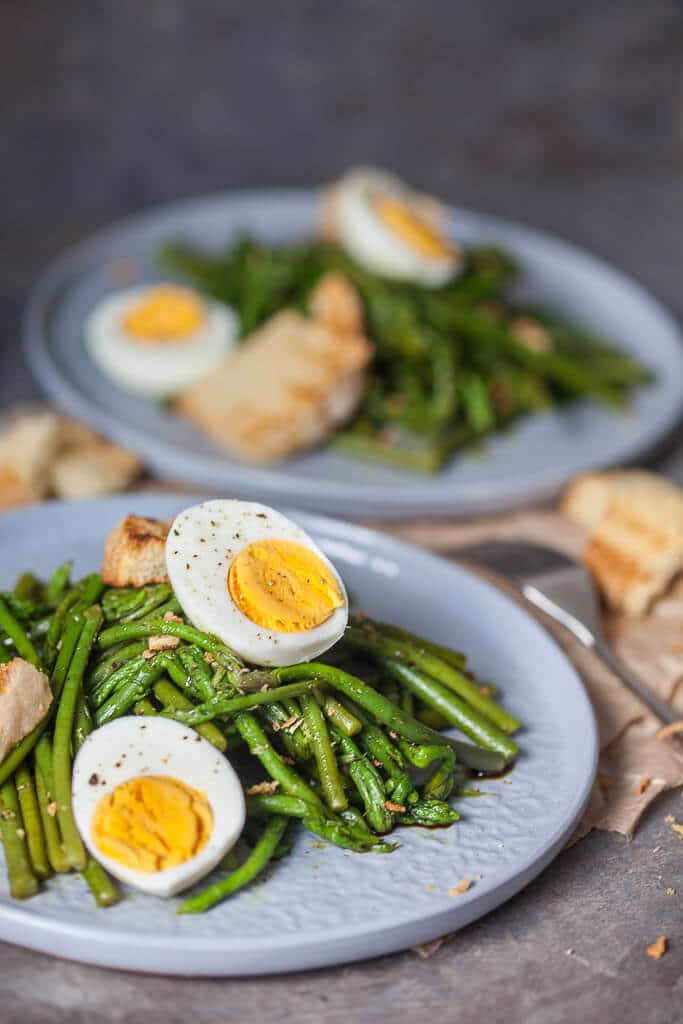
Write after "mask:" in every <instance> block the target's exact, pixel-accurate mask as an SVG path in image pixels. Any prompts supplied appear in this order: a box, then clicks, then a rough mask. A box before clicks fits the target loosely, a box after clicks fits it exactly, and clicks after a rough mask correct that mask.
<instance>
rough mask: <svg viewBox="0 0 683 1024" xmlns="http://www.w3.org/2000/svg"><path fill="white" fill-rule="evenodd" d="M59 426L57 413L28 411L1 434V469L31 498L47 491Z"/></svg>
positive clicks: (35, 498)
mask: <svg viewBox="0 0 683 1024" xmlns="http://www.w3.org/2000/svg"><path fill="white" fill-rule="evenodd" d="M58 429H59V420H58V417H57V416H56V415H55V414H54V413H51V412H40V413H26V414H24V415H21V416H19V417H17V419H16V420H15V421H14V423H12V424H11V425H10V426H9V427H8V428H7V429H6V430H4V431H3V432H2V433H1V434H0V472H2V474H3V477H4V478H5V479H6V480H8V481H10V482H11V481H14V485H15V486H16V485H17V482H18V484H19V485H20V488H21V490H22V491H23V492H25V493H26V494H27V495H29V496H30V497H29V500H33V501H38V500H39V499H40V498H44V497H45V495H46V494H47V493H48V490H49V486H50V467H51V466H52V462H53V460H54V457H55V452H56V450H57V436H58ZM0 500H1V499H0Z"/></svg>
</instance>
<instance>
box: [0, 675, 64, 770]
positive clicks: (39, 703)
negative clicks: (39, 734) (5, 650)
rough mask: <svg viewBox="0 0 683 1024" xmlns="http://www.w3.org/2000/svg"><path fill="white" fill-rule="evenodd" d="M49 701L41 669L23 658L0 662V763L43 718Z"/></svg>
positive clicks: (47, 689) (45, 681)
mask: <svg viewBox="0 0 683 1024" xmlns="http://www.w3.org/2000/svg"><path fill="white" fill-rule="evenodd" d="M51 703H52V691H51V690H50V683H49V681H48V678H47V676H46V675H45V673H44V672H41V671H40V670H39V669H37V668H36V667H35V666H34V665H31V664H30V663H29V662H28V661H24V659H23V658H13V659H12V661H8V662H6V663H5V664H2V665H0V764H1V763H2V762H3V761H4V760H5V758H6V757H7V755H8V754H9V753H10V751H11V750H13V749H14V748H15V747H16V745H17V743H21V741H22V740H23V738H24V736H28V734H29V733H30V732H31V731H32V730H33V729H35V727H36V726H37V725H38V724H39V722H42V720H43V719H44V718H45V715H46V714H47V713H48V711H49V709H50V704H51Z"/></svg>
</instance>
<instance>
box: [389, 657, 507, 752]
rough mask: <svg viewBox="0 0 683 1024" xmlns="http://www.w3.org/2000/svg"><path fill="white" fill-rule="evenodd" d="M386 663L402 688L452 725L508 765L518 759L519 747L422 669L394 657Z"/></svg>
mask: <svg viewBox="0 0 683 1024" xmlns="http://www.w3.org/2000/svg"><path fill="white" fill-rule="evenodd" d="M383 664H384V666H385V667H386V669H387V671H388V672H391V674H392V675H393V676H394V677H395V678H396V679H397V680H398V681H399V682H400V683H401V684H402V685H403V686H406V687H408V689H410V690H412V692H413V693H414V694H415V696H416V697H419V698H420V700H423V701H425V703H427V704H430V705H431V706H432V707H434V708H436V710H437V711H439V712H441V714H442V715H444V716H445V717H446V718H447V719H448V721H449V722H450V723H451V725H455V726H457V728H458V729H460V731H461V732H463V733H465V735H466V736H469V737H470V739H472V740H474V742H475V743H477V744H478V745H479V746H481V747H486V748H487V749H488V750H493V751H494V752H495V753H498V754H502V755H503V757H504V758H505V759H506V760H507V761H508V762H510V761H513V760H514V759H515V757H516V756H517V753H518V748H517V744H516V743H515V742H514V741H513V740H511V739H510V737H509V736H506V734H505V733H504V732H502V731H501V730H500V729H499V728H498V727H497V726H495V725H493V723H492V722H490V721H489V720H488V719H486V718H484V717H483V716H482V715H480V714H479V713H478V712H477V711H475V710H474V708H472V707H470V706H469V705H468V704H465V702H464V701H463V700H461V699H460V698H459V697H458V696H456V694H454V693H452V692H451V691H450V690H447V689H446V687H445V686H442V685H441V683H437V682H436V681H435V680H434V679H431V678H430V677H429V676H427V675H425V673H424V672H421V671H420V670H419V669H417V668H413V667H412V666H411V665H405V664H403V662H400V661H394V659H392V658H386V659H384V661H383ZM406 738H410V737H406ZM418 742H419V741H418Z"/></svg>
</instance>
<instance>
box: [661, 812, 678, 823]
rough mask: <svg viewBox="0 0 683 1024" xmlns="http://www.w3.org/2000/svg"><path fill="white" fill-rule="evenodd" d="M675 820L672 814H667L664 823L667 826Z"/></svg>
mask: <svg viewBox="0 0 683 1024" xmlns="http://www.w3.org/2000/svg"><path fill="white" fill-rule="evenodd" d="M675 820H676V819H675V818H674V816H673V814H667V816H666V818H665V819H664V821H665V822H666V823H667V825H670V824H671V823H672V822H674V821H675Z"/></svg>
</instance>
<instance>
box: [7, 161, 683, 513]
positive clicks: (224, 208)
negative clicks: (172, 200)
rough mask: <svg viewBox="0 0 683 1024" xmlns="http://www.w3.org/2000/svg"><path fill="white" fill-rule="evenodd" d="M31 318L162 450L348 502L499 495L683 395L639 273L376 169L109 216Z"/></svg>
mask: <svg viewBox="0 0 683 1024" xmlns="http://www.w3.org/2000/svg"><path fill="white" fill-rule="evenodd" d="M25 339H26V345H27V352H28V355H29V359H30V361H31V364H32V366H33V368H34V370H35V372H36V373H37V374H38V376H39V378H40V380H41V382H42V384H43V386H44V387H45V388H46V390H47V391H49V392H50V393H51V394H52V395H53V396H54V397H55V398H56V399H58V400H59V402H60V403H61V404H62V405H64V406H66V407H68V408H69V409H70V410H71V411H72V412H74V413H77V414H78V415H79V416H80V417H81V418H84V419H86V420H90V421H91V422H92V423H94V424H95V425H96V426H97V427H99V428H100V429H102V430H103V431H104V432H106V433H109V434H111V435H113V436H116V437H117V438H119V439H120V440H122V441H124V442H125V443H127V444H129V445H130V446H132V447H134V448H137V449H138V450H139V451H140V452H141V454H143V455H144V456H145V457H146V458H147V460H148V462H149V464H150V466H151V467H152V468H153V469H156V470H157V471H159V472H161V473H164V474H166V475H169V476H172V477H173V478H175V479H179V478H180V479H183V480H185V481H188V482H191V483H193V484H196V485H200V486H208V487H211V488H216V487H221V488H224V489H226V490H229V489H233V490H237V491H238V492H239V493H240V494H242V495H243V496H247V497H259V498H265V499H266V500H271V501H275V502H279V501H281V502H287V501H291V502H293V503H295V504H297V505H298V506H299V507H308V508H312V509H315V510H321V511H325V510H334V511H336V512H340V513H342V514H345V515H372V514H379V515H405V514H428V515H435V514H444V513H451V514H469V513H473V512H477V511H483V510H499V509H501V508H502V507H505V506H507V507H509V506H512V505H514V504H516V503H520V502H522V501H525V500H528V499H530V498H532V497H535V496H539V495H541V494H546V493H549V492H550V491H552V490H553V489H557V488H559V487H560V486H561V485H562V484H563V483H564V482H565V481H566V480H567V479H569V478H570V477H572V476H573V475H575V474H576V473H578V472H580V471H585V470H587V469H589V468H597V467H602V466H606V465H608V464H613V463H617V462H619V461H623V460H624V459H627V458H631V457H633V456H634V455H635V454H636V453H639V452H642V451H643V450H645V449H646V448H648V447H649V446H651V445H652V444H653V443H654V442H656V441H657V440H659V439H660V438H661V437H662V436H663V435H664V434H665V433H666V432H667V431H668V430H669V429H670V428H671V427H672V425H673V424H674V423H675V422H676V420H677V418H678V416H679V414H680V410H681V396H680V389H679V388H678V386H677V384H676V381H677V380H679V379H680V375H681V371H683V348H682V346H681V344H680V341H681V338H680V333H679V330H678V328H677V326H676V325H675V324H674V322H673V321H672V320H671V318H670V317H669V316H668V314H667V313H666V312H665V311H664V310H663V309H661V308H660V307H659V306H658V305H657V304H656V303H655V301H654V300H653V299H651V298H650V297H648V296H647V295H646V294H645V293H644V292H643V291H642V290H641V289H640V288H639V287H638V286H637V285H636V284H635V283H634V282H632V281H630V280H628V279H627V278H626V277H625V276H623V275H621V274H619V273H618V272H616V271H614V270H612V269H610V268H609V267H608V266H606V265H605V264H603V263H601V262H600V261H598V260H597V259H595V258H593V257H591V256H589V255H588V254H587V253H584V252H582V251H580V250H578V249H577V248H575V247H573V246H570V245H568V244H567V243H564V242H561V241H559V240H558V239H553V238H550V237H548V236H546V235H543V234H541V233H539V232H534V231H531V230H529V229H526V228H523V227H521V226H518V225H515V224H512V223H509V222H506V221H502V220H499V219H497V218H494V217H488V216H485V215H482V214H475V213H472V212H468V211H465V210H458V209H449V208H447V207H445V206H444V205H443V204H441V203H440V202H438V201H436V200H435V199H433V198H432V197H430V196H426V195H423V194H422V193H420V192H419V191H417V190H416V189H415V188H413V187H411V186H410V185H408V184H407V183H405V182H404V181H402V180H401V179H400V178H397V177H396V176H394V175H392V174H389V173H386V172H384V171H379V170H376V169H372V168H356V169H354V170H352V171H349V172H347V173H346V174H344V175H342V176H341V177H340V179H339V180H338V181H337V182H335V183H333V184H332V185H330V186H329V187H327V188H323V189H319V190H298V191H297V190H275V191H262V192H245V193H238V192H236V193H231V194H226V195H225V196H216V197H209V198H207V199H197V200H192V201H190V202H187V203H180V204H176V205H173V206H169V207H164V208H160V209H159V210H156V211H152V212H151V213H148V214H143V215H141V216H139V217H136V218H132V219H130V220H128V221H126V222H124V223H123V224H121V225H117V226H115V227H114V228H112V229H109V230H107V231H104V232H102V233H101V234H100V235H98V236H96V237H95V238H93V239H91V240H89V241H86V242H85V243H83V244H82V245H81V246H79V247H78V248H77V249H75V250H73V251H72V252H71V253H69V254H67V255H66V256H65V257H64V258H63V259H62V260H60V261H58V262H57V263H56V264H55V265H54V266H53V267H52V268H51V270H50V271H48V272H47V274H46V275H45V277H44V278H43V280H42V281H41V282H39V284H38V285H37V287H36V290H35V292H34V294H33V296H32V298H31V300H30V302H29V306H28V310H27V315H26V320H25Z"/></svg>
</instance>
